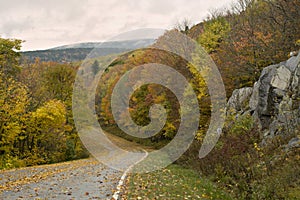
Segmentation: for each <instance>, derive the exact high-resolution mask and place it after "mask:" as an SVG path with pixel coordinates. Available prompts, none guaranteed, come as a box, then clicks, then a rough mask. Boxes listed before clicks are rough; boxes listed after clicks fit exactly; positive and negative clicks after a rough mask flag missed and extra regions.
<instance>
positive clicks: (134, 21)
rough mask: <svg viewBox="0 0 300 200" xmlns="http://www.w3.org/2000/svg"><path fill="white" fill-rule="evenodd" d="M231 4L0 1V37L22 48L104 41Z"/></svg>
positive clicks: (195, 18)
mask: <svg viewBox="0 0 300 200" xmlns="http://www.w3.org/2000/svg"><path fill="white" fill-rule="evenodd" d="M231 2H232V0H210V1H207V0H190V1H186V0H164V1H162V0H111V1H104V0H86V1H80V0H64V1H61V0H51V1H44V0H10V1H6V0H0V19H1V21H0V36H2V37H13V38H20V39H22V40H26V42H25V43H24V44H23V50H32V49H45V48H49V47H53V46H57V45H62V44H68V43H76V42H84V41H103V40H106V39H109V38H110V37H112V36H114V35H117V34H119V33H120V32H126V31H129V30H134V29H137V28H162V29H169V28H172V27H173V26H174V24H175V23H176V22H177V21H180V20H183V19H185V18H187V19H190V20H191V21H192V22H193V23H197V22H200V21H201V20H202V19H204V18H205V17H206V15H207V14H208V10H209V9H212V8H216V7H221V6H224V5H230V3H231Z"/></svg>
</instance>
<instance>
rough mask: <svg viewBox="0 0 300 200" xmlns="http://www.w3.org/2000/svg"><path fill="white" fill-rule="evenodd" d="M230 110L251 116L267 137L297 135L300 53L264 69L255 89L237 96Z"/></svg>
mask: <svg viewBox="0 0 300 200" xmlns="http://www.w3.org/2000/svg"><path fill="white" fill-rule="evenodd" d="M296 55H297V54H296ZM227 107H228V108H227V109H228V110H229V111H230V112H231V113H232V112H233V113H236V114H238V115H243V114H244V113H251V115H252V117H253V118H254V119H255V121H256V123H257V124H258V126H259V128H260V130H261V132H262V134H263V135H264V137H273V136H275V135H278V134H290V133H291V132H293V133H295V131H297V130H298V129H299V128H300V123H299V122H300V53H299V54H298V55H297V56H293V57H291V58H290V59H289V60H287V61H285V62H282V63H279V64H276V65H271V66H268V67H266V68H264V69H263V71H262V73H261V76H260V78H259V80H258V81H257V82H256V83H255V84H254V86H253V88H241V89H238V90H235V91H234V92H233V94H232V97H231V98H230V99H229V101H228V104H227ZM295 141H296V139H295ZM297 141H298V140H297ZM296 146H297V145H296Z"/></svg>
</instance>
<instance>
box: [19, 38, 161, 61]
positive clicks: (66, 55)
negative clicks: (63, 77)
mask: <svg viewBox="0 0 300 200" xmlns="http://www.w3.org/2000/svg"><path fill="white" fill-rule="evenodd" d="M155 41H156V39H139V40H124V41H110V42H86V43H78V44H70V45H63V46H59V47H55V48H51V49H46V50H38V51H25V52H21V55H22V59H21V62H25V61H26V62H31V63H32V62H34V61H35V60H36V59H39V60H40V61H43V62H50V61H51V62H59V63H70V62H76V61H80V60H84V59H85V58H86V57H87V55H89V53H90V52H91V51H92V50H93V49H96V50H97V55H99V56H107V55H111V54H117V53H123V52H126V51H130V50H135V49H140V48H145V47H148V46H150V45H152V44H153V43H154V42H155Z"/></svg>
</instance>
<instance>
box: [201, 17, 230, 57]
mask: <svg viewBox="0 0 300 200" xmlns="http://www.w3.org/2000/svg"><path fill="white" fill-rule="evenodd" d="M229 31H230V25H229V23H228V22H227V21H226V19H225V18H224V17H218V18H216V19H213V20H210V21H207V22H206V23H204V32H203V33H202V34H201V35H200V37H199V39H198V42H199V44H201V45H202V46H203V47H204V48H205V50H206V51H207V52H208V53H213V52H215V51H216V50H217V48H218V47H219V46H220V44H221V42H222V41H223V40H224V39H225V38H226V37H227V36H228V33H229Z"/></svg>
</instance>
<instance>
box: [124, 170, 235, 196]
mask: <svg viewBox="0 0 300 200" xmlns="http://www.w3.org/2000/svg"><path fill="white" fill-rule="evenodd" d="M126 187H127V190H126V194H125V195H124V196H126V199H224V200H226V199H232V198H231V197H230V196H229V195H228V194H227V193H226V192H224V191H222V190H220V189H219V188H217V186H215V185H214V184H213V183H212V182H211V181H209V180H208V179H206V178H202V177H200V175H199V174H198V173H197V172H195V171H193V170H191V169H186V168H183V167H181V166H179V165H175V164H172V165H170V166H168V167H167V168H165V169H162V170H159V171H156V172H151V173H146V174H132V175H131V176H130V177H129V178H128V180H127V186H126Z"/></svg>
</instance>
